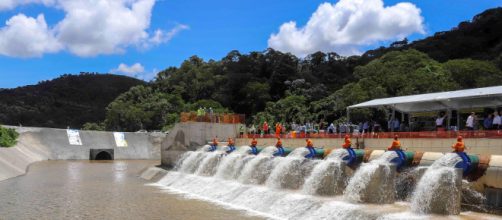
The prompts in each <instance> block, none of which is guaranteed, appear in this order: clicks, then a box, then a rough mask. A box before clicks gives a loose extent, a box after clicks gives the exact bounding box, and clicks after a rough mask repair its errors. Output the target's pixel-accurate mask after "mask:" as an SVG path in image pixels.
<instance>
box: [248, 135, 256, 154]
mask: <svg viewBox="0 0 502 220" xmlns="http://www.w3.org/2000/svg"><path fill="white" fill-rule="evenodd" d="M257 144H258V141H256V139H254V138H253V140H252V141H251V145H250V146H249V147H250V148H251V154H253V155H257V154H258V148H257V147H256V145H257Z"/></svg>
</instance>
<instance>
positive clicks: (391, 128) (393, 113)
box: [390, 106, 396, 132]
mask: <svg viewBox="0 0 502 220" xmlns="http://www.w3.org/2000/svg"><path fill="white" fill-rule="evenodd" d="M395 119H396V109H395V108H394V106H392V119H391V120H390V131H392V132H394V120H395Z"/></svg>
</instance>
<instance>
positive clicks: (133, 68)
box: [110, 63, 158, 81]
mask: <svg viewBox="0 0 502 220" xmlns="http://www.w3.org/2000/svg"><path fill="white" fill-rule="evenodd" d="M110 72H111V73H114V74H122V75H126V76H130V77H135V78H138V79H141V80H145V81H150V80H152V79H153V78H155V76H156V75H157V72H158V71H157V69H153V70H152V71H146V70H145V67H144V66H143V65H141V63H135V64H133V65H130V66H129V65H127V64H125V63H121V64H119V66H118V67H117V68H115V69H112V70H110Z"/></svg>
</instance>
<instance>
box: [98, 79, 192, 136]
mask: <svg viewBox="0 0 502 220" xmlns="http://www.w3.org/2000/svg"><path fill="white" fill-rule="evenodd" d="M183 109H184V102H183V100H182V99H181V97H180V96H179V95H176V94H166V93H162V92H159V91H154V90H153V89H152V88H151V87H145V86H136V87H133V88H131V89H130V90H129V91H128V92H126V93H124V94H122V95H120V96H119V97H118V98H117V99H116V100H115V101H113V102H112V103H110V105H108V107H107V109H106V120H105V124H106V128H107V129H110V130H124V131H137V130H139V129H147V130H160V129H162V128H163V127H164V126H166V125H167V124H168V123H174V121H173V117H172V115H170V114H173V113H176V114H177V113H180V112H181V111H182V110H183Z"/></svg>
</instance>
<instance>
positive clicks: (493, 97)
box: [348, 86, 502, 113]
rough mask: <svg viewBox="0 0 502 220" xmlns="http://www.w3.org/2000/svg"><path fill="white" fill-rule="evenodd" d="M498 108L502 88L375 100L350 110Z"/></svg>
mask: <svg viewBox="0 0 502 220" xmlns="http://www.w3.org/2000/svg"><path fill="white" fill-rule="evenodd" d="M497 106H502V86H492V87H484V88H476V89H465V90H457V91H449V92H436V93H427V94H420V95H409V96H399V97H392V98H383V99H374V100H371V101H367V102H363V103H359V104H356V105H352V106H349V107H348V109H352V108H367V107H391V108H393V109H395V110H397V111H400V112H405V113H410V112H426V111H439V110H447V109H451V110H455V109H468V108H483V107H497Z"/></svg>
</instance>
